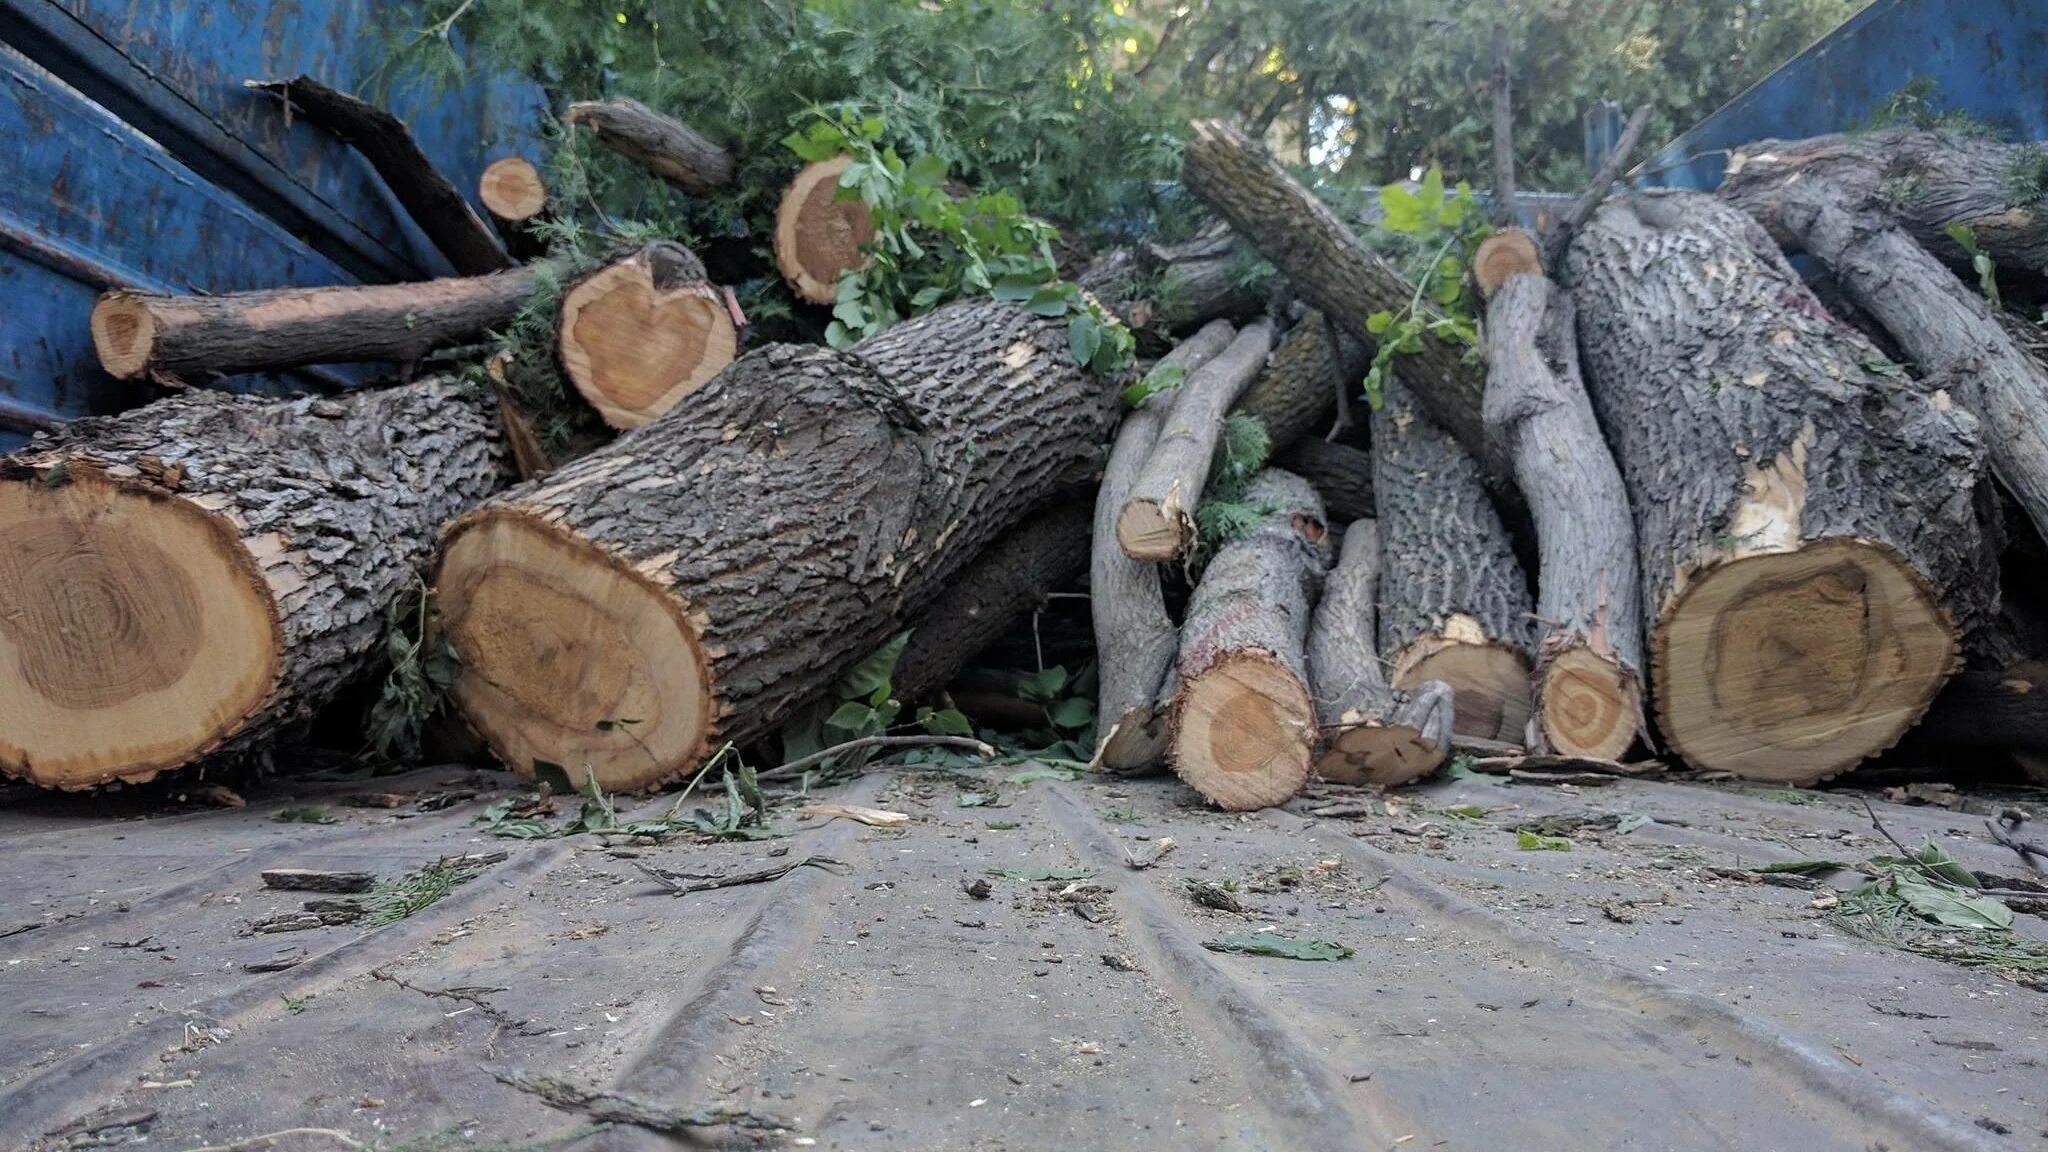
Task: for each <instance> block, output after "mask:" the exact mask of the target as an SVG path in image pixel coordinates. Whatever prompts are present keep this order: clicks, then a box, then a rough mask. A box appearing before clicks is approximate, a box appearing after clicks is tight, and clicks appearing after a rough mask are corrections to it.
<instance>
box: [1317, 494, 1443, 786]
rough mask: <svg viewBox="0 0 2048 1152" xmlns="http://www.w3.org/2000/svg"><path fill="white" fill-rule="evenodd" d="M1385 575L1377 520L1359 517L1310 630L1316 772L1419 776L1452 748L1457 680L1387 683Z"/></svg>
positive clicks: (1367, 780) (1389, 778) (1376, 778)
mask: <svg viewBox="0 0 2048 1152" xmlns="http://www.w3.org/2000/svg"><path fill="white" fill-rule="evenodd" d="M1379 576H1380V533H1379V526H1378V525H1377V524H1375V523H1374V522H1373V521H1371V520H1365V519H1361V520H1354V521H1353V522H1352V523H1351V526H1350V527H1349V528H1347V529H1345V530H1344V548H1343V551H1342V553H1341V554H1340V555H1339V556H1338V558H1337V567H1336V568H1335V569H1333V570H1331V572H1330V575H1329V577H1328V578H1327V579H1326V580H1325V581H1324V583H1323V597H1322V600H1321V602H1320V603H1318V604H1317V605H1316V611H1315V618H1314V620H1313V621H1312V622H1311V623H1310V624H1309V630H1308V682H1309V689H1310V691H1312V692H1313V693H1314V695H1315V702H1316V723H1317V725H1318V726H1319V727H1320V728H1321V749H1322V751H1321V754H1320V755H1319V756H1317V757H1316V772H1317V774H1318V775H1320V776H1322V777H1323V778H1324V779H1326V780H1335V781H1337V782H1338V783H1340V784H1377V785H1381V786H1383V787H1392V786H1393V785H1396V784H1406V783H1408V782H1409V781H1411V780H1420V779H1421V778H1423V777H1424V776H1427V775H1429V774H1430V773H1432V772H1434V771H1436V770H1437V767H1438V766H1439V765H1441V764H1442V763H1443V762H1444V758H1445V757H1446V756H1448V755H1449V754H1450V750H1451V720H1452V716H1453V709H1454V706H1455V700H1454V699H1453V696H1452V689H1451V686H1450V685H1448V684H1445V683H1444V682H1443V681H1441V680H1430V681H1426V682H1424V683H1422V684H1420V685H1418V686H1417V687H1416V690H1415V692H1414V694H1413V695H1410V694H1409V693H1406V692H1396V691H1394V690H1393V689H1392V688H1389V687H1388V686H1387V677H1386V672H1385V671H1384V670H1383V669H1382V668H1381V666H1380V654H1379V642H1378V640H1377V635H1378V632H1377V629H1376V628H1375V625H1374V619H1375V614H1374V610H1373V604H1374V602H1375V599H1376V598H1377V596H1378V594H1379Z"/></svg>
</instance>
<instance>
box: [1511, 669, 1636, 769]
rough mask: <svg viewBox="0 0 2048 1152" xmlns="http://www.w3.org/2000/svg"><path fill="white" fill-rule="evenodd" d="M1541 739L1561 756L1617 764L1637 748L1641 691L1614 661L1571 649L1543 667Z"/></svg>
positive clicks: (1538, 690) (1538, 695)
mask: <svg viewBox="0 0 2048 1152" xmlns="http://www.w3.org/2000/svg"><path fill="white" fill-rule="evenodd" d="M1536 697H1537V699H1538V700H1540V701H1542V708H1541V712H1542V715H1541V717H1540V719H1541V723H1542V726H1543V737H1544V739H1545V740H1546V741H1547V742H1548V743H1549V745H1550V750H1551V751H1553V752H1555V753H1557V754H1558V755H1560V756H1583V757H1586V758H1588V759H1592V760H1616V759H1619V758H1620V757H1621V754H1622V753H1624V752H1626V751H1628V749H1629V746H1630V745H1631V744H1634V743H1635V742H1636V728H1637V726H1638V724H1639V723H1640V722H1641V719H1642V712H1643V697H1642V689H1641V688H1640V687H1639V686H1638V685H1637V684H1636V678H1635V677H1634V676H1631V675H1629V674H1628V673H1627V672H1626V671H1624V670H1623V669H1622V667H1621V665H1619V664H1617V663H1615V662H1614V661H1613V660H1610V659H1606V658H1603V657H1601V656H1599V655H1596V654H1595V653H1594V652H1593V650H1592V649H1590V648H1587V647H1584V646H1575V647H1572V648H1569V649H1566V650H1565V651H1563V652H1561V653H1559V654H1558V655H1557V656H1556V657H1555V658H1553V659H1551V660H1549V661H1548V662H1546V663H1545V664H1544V666H1543V682H1542V683H1541V684H1539V685H1537V688H1536Z"/></svg>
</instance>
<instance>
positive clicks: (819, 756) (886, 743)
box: [754, 736, 996, 783]
mask: <svg viewBox="0 0 2048 1152" xmlns="http://www.w3.org/2000/svg"><path fill="white" fill-rule="evenodd" d="M863 748H889V749H903V748H959V749H962V750H964V751H968V752H972V753H974V754H975V755H976V756H980V757H982V758H983V759H987V758H989V757H991V756H994V755H995V754H996V750H995V749H994V748H991V747H989V746H988V745H987V744H984V743H982V742H981V741H979V740H974V739H970V738H969V737H966V736H863V737H861V738H860V739H858V740H848V741H847V742H846V743H844V744H834V745H833V746H832V747H830V748H827V749H824V750H823V751H820V752H813V753H811V754H810V755H809V756H804V757H800V758H798V759H795V760H791V761H790V762H789V763H787V764H784V765H781V766H780V767H776V768H770V769H768V770H767V771H765V772H762V773H760V774H759V775H757V776H755V777H754V779H756V780H760V781H762V782H764V783H765V782H767V781H771V780H795V779H799V778H800V777H802V775H803V771H804V769H806V768H815V767H817V766H818V765H820V764H823V763H824V762H825V761H827V760H830V759H831V758H833V757H834V756H843V755H845V754H846V753H848V752H858V751H860V750H861V749H863Z"/></svg>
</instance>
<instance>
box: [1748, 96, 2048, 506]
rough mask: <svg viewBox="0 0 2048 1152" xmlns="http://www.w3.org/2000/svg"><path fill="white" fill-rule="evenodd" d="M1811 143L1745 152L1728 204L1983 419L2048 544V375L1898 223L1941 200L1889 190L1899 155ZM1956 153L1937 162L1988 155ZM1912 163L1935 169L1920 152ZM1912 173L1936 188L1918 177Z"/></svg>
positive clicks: (1854, 145) (1967, 150)
mask: <svg viewBox="0 0 2048 1152" xmlns="http://www.w3.org/2000/svg"><path fill="white" fill-rule="evenodd" d="M1924 141H1925V137H1924V136H1923V135H1918V134H1906V135H1903V136H1897V137H1895V138H1893V140H1892V142H1893V143H1894V144H1895V145H1898V146H1900V147H1901V148H1909V146H1910V145H1911V144H1913V143H1914V142H1924ZM1803 144H1805V145H1807V146H1808V147H1805V148H1804V149H1795V148H1786V147H1783V146H1779V145H1775V144H1762V145H1758V146H1757V147H1756V149H1755V150H1754V151H1749V150H1745V151H1743V152H1738V153H1737V154H1736V157H1735V160H1734V161H1732V162H1731V164H1730V168H1731V170H1732V172H1733V175H1732V176H1731V177H1730V178H1729V180H1728V182H1727V184H1726V185H1724V187H1723V190H1722V193H1721V195H1722V198H1723V199H1725V200H1727V201H1728V202H1729V203H1731V204H1734V205H1736V206H1738V207H1740V208H1742V209H1743V210H1744V211H1747V212H1748V213H1749V214H1750V215H1752V216H1754V217H1756V218H1757V219H1758V220H1759V221H1761V222H1762V223H1763V224H1764V225H1765V227H1766V228H1768V229H1769V230H1770V232H1771V235H1772V237H1773V238H1774V239H1776V240H1777V241H1778V242H1779V243H1781V244H1783V245H1784V246H1786V247H1787V248H1789V249H1791V250H1793V251H1799V252H1806V253H1809V254H1811V255H1812V256H1813V257H1814V258H1816V259H1818V260H1819V261H1821V262H1822V263H1823V264H1825V265H1826V266H1827V268H1828V270H1829V271H1831V272H1833V273H1834V279H1835V282H1836V283H1837V284H1838V285H1839V286H1840V287H1841V289H1842V290H1843V291H1844V292H1846V293H1847V294H1848V296H1849V297H1850V299H1852V300H1854V301H1855V302H1856V304H1857V305H1858V307H1860V308H1861V309H1862V310H1863V311H1864V312H1865V313H1867V314H1869V315H1870V316H1871V317H1872V318H1874V319H1875V320H1876V321H1877V322H1878V323H1879V324H1881V325H1883V326H1884V330H1885V331H1886V332H1888V333H1890V334H1891V337H1892V339H1893V340H1894V341H1896V342H1897V344H1898V346H1899V348H1900V349H1901V350H1903V351H1904V352H1905V354H1906V355H1907V356H1908V357H1910V358H1911V360H1912V361H1913V363H1914V364H1915V365H1916V366H1918V367H1919V369H1920V370H1921V372H1923V373H1924V374H1925V375H1926V376H1928V377H1929V378H1930V379H1931V380H1932V382H1933V383H1935V384H1937V385H1939V386H1940V387H1942V388H1944V389H1946V390H1947V391H1948V392H1949V393H1950V394H1952V395H1953V396H1954V397H1955V398H1956V400H1958V401H1960V402H1961V403H1962V405H1963V406H1964V407H1965V408H1967V409H1968V410H1969V411H1970V413H1971V414H1972V415H1974V416H1976V417H1977V418H1978V421H1979V424H1980V427H1981V429H1982V432H1983V436H1984V443H1985V446H1986V448H1988V449H1989V451H1990V457H1991V468H1992V471H1993V472H1995V473H1996V474H1997V475H1998V478H1999V480H2000V481H2001V482H2003V483H2004V484H2005V487H2006V489H2007V490H2008V491H2010V492H2011V493H2012V495H2013V498H2014V499H2015V500H2017V501H2018V502H2019V505H2020V507H2021V508H2022V509H2024V510H2025V511H2026V514H2027V517H2028V519H2030V520H2032V521H2033V524H2034V528H2035V530H2036V531H2038V532H2041V533H2042V534H2043V535H2048V367H2044V366H2043V364H2042V363H2041V361H2040V360H2038V359H2036V358H2035V357H2034V356H2033V355H2032V354H2031V353H2030V352H2028V351H2027V349H2026V348H2024V347H2022V346H2021V345H2020V343H2019V342H2018V341H2017V340H2015V339H2014V338H2013V335H2012V333H2011V332H2010V331H2008V330H2007V328H2006V326H2005V325H2004V324H2002V323H2001V322H2000V319H1999V316H1998V315H1997V313H1995V312H1994V311H1993V310H1992V308H1991V306H1990V305H1989V304H1988V303H1986V302H1985V300H1984V297H1983V295H1982V294H1981V293H1980V292H1979V290H1978V288H1977V286H1976V284H1975V283H1974V281H1973V282H1972V283H1970V284H1967V285H1966V284H1964V283H1963V282H1962V281H1961V280H1958V279H1957V278H1956V276H1955V275H1954V274H1953V273H1951V272H1950V271H1949V270H1948V269H1947V268H1946V267H1944V266H1943V265H1942V264H1941V262H1940V261H1939V260H1936V259H1935V258H1934V256H1933V255H1931V254H1930V253H1929V252H1928V251H1927V250H1926V249H1925V248H1923V247H1922V246H1921V245H1920V244H1917V243H1915V242H1914V239H1913V238H1912V237H1911V236H1908V235H1907V233H1906V231H1905V230H1904V229H1903V228H1901V227H1900V226H1899V225H1898V223H1897V222H1896V221H1897V220H1898V219H1902V218H1910V212H1909V211H1908V209H1910V208H1912V207H1913V206H1916V205H1917V206H1918V208H1919V210H1920V211H1922V212H1926V211H1928V210H1929V209H1928V208H1927V201H1928V200H1929V199H1931V198H1932V194H1930V193H1927V192H1925V191H1922V192H1919V193H1916V194H1915V197H1910V198H1909V197H1905V196H1904V194H1902V193H1896V192H1891V191H1887V190H1888V189H1891V188H1892V187H1893V184H1892V183H1890V182H1888V180H1886V179H1881V178H1880V175H1879V174H1880V173H1881V172H1884V171H1888V170H1889V169H1887V168H1884V167H1881V165H1884V164H1885V163H1886V161H1887V160H1888V159H1889V158H1890V157H1889V154H1887V153H1877V152H1873V151H1871V150H1870V147H1869V146H1868V145H1865V144H1863V143H1862V142H1861V141H1860V139H1852V140H1851V141H1848V142H1842V143H1835V144H1829V145H1827V146H1825V147H1822V146H1819V145H1817V144H1816V143H1815V142H1813V141H1806V142H1803ZM1983 147H1985V148H1992V147H2002V146H1993V145H1989V144H1986V145H1984V146H1983ZM1956 148H1957V149H1961V151H1960V152H1957V151H1954V150H1951V151H1947V152H1940V153H1936V154H1935V155H1938V156H1942V157H1944V158H1946V159H1951V160H1957V162H1958V163H1960V159H1959V158H1960V157H1962V156H1968V155H1973V154H1975V153H1976V152H1977V151H1979V148H1978V145H1977V144H1976V143H1975V142H1971V143H1970V144H1968V146H1967V147H1966V146H1965V144H1964V142H1963V141H1956ZM1903 154H1904V155H1905V156H1906V157H1908V158H1909V159H1912V160H1914V161H1915V162H1916V163H1924V162H1925V161H1926V157H1925V156H1923V155H1921V154H1919V153H1917V152H1914V151H1911V150H1908V151H1906V152H1904V153H1903ZM1908 171H1911V172H1915V173H1919V175H1918V176H1917V178H1918V179H1921V180H1923V181H1925V180H1927V179H1934V178H1935V177H1932V176H1929V175H1927V174H1926V173H1924V172H1923V171H1922V169H1920V168H1918V167H1913V168H1909V169H1908ZM1970 171H1971V169H1968V168H1965V169H1963V172H1964V173H1965V174H1967V173H1968V172H1970ZM1948 178H1949V179H1962V178H1963V176H1960V175H1956V174H1953V173H1951V175H1950V176H1949V177H1948ZM1949 191H1950V193H1951V196H1950V197H1948V198H1947V199H1944V200H1942V201H1941V202H1942V203H1944V204H1950V205H1951V210H1954V211H1960V210H1961V209H1960V208H1955V207H1953V201H1954V200H1955V199H1958V198H1960V192H1958V191H1957V190H1955V189H1949ZM1895 203H1897V204H1901V205H1903V207H1895ZM1973 203H1974V201H1973ZM1981 208H1982V206H1981V205H1980V210H1981ZM2020 214H2021V215H2028V214H2029V212H2028V211H2027V210H2021V211H2020Z"/></svg>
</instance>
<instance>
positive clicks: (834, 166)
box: [775, 156, 875, 304]
mask: <svg viewBox="0 0 2048 1152" xmlns="http://www.w3.org/2000/svg"><path fill="white" fill-rule="evenodd" d="M852 163H853V159H852V157H849V156H836V157H834V158H832V159H830V160H824V161H820V162H818V163H815V164H806V165H804V167H803V170H802V171H800V172H798V173H797V174H796V179H794V180H792V181H790V183H789V187H788V188H787V189H786V190H784V192H783V194H782V202H781V204H780V205H778V206H777V208H776V209H775V266H776V267H777V268H778V269H780V270H781V272H782V278H783V279H784V280H787V281H788V282H789V286H790V288H791V289H792V290H794V291H795V292H796V294H797V295H798V296H801V297H803V298H804V299H806V300H809V301H810V302H812V303H813V304H830V303H832V302H833V300H834V299H836V298H837V295H838V290H839V278H840V277H841V276H842V275H844V274H846V273H848V272H853V271H858V270H859V269H861V268H865V267H866V266H867V262H868V257H867V253H865V252H863V251H861V248H862V246H864V245H865V244H867V243H868V241H870V240H873V239H874V238H875V224H874V219H873V217H872V216H871V215H870V214H869V212H868V206H867V205H866V204H863V203H862V202H860V201H859V200H841V199H839V198H838V196H839V174H840V173H842V172H844V171H846V169H847V166H848V165H850V164H852Z"/></svg>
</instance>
